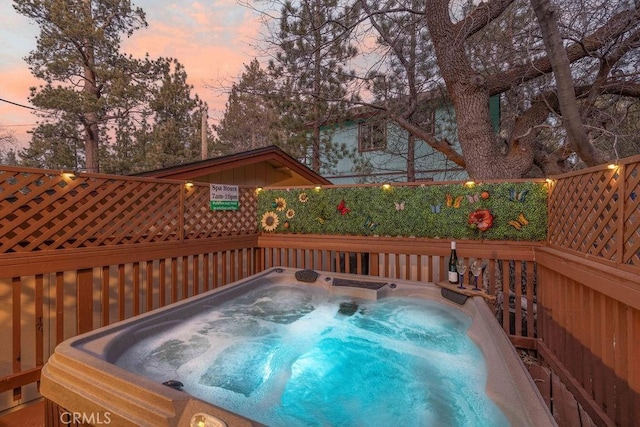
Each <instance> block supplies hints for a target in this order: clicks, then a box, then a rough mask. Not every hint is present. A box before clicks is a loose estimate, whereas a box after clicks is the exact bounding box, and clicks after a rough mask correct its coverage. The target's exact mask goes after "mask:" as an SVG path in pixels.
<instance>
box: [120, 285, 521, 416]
mask: <svg viewBox="0 0 640 427" xmlns="http://www.w3.org/2000/svg"><path fill="white" fill-rule="evenodd" d="M353 303H356V304H357V305H356V304H353ZM341 304H343V308H344V307H347V308H348V310H341ZM343 313H344V314H343ZM470 323H471V319H470V318H469V317H468V316H466V315H465V314H463V313H462V312H460V311H459V310H455V309H453V308H449V307H447V306H446V305H443V304H440V303H438V302H434V301H428V300H423V299H418V298H404V297H398V298H396V297H389V298H384V299H381V300H377V301H369V300H360V299H354V298H347V297H336V296H331V295H329V294H328V293H327V292H326V291H324V290H322V289H318V288H315V287H310V286H304V285H298V284H291V285H271V286H266V287H261V288H259V289H254V290H252V291H250V292H248V293H247V294H245V295H243V296H240V297H237V298H235V299H234V300H230V301H227V302H224V303H222V304H220V305H217V306H211V308H210V310H207V311H203V312H200V313H197V314H196V315H194V316H193V317H191V318H190V319H187V320H185V321H184V322H181V323H180V324H179V325H176V324H172V325H171V326H167V327H166V329H163V330H162V331H161V332H160V333H157V334H154V335H153V336H146V337H145V338H143V339H141V340H139V341H138V342H137V343H136V344H135V345H133V346H132V347H130V348H128V349H127V350H126V352H125V353H123V354H122V355H121V356H120V357H119V358H118V359H117V361H116V364H117V365H118V366H120V367H123V368H125V369H128V370H130V371H134V372H136V373H139V374H141V375H144V376H147V377H149V378H151V379H153V380H154V381H159V382H164V381H168V380H179V381H181V382H182V383H183V384H184V388H183V390H184V391H186V392H187V393H189V394H191V395H193V396H196V397H198V398H200V399H203V400H205V401H208V402H211V403H213V404H215V405H218V406H220V407H222V408H225V409H227V410H230V411H233V412H236V413H238V414H241V415H244V416H245V417H248V418H251V419H254V420H256V421H259V422H261V423H264V424H267V425H270V426H279V425H284V426H289V425H305V426H313V425H318V426H370V425H403V426H411V425H415V426H426V425H429V426H484V425H492V426H501V425H508V424H509V423H508V421H507V419H506V417H505V416H504V414H503V413H502V412H501V411H500V409H499V408H498V407H497V406H496V405H495V404H494V403H493V402H492V401H491V400H490V399H489V398H488V397H487V395H486V394H485V391H484V389H485V384H486V368H485V362H484V358H483V356H482V354H481V352H480V350H479V349H478V347H477V346H476V345H475V344H474V343H473V341H472V340H471V339H469V337H468V336H467V335H466V330H467V329H468V328H469V325H470Z"/></svg>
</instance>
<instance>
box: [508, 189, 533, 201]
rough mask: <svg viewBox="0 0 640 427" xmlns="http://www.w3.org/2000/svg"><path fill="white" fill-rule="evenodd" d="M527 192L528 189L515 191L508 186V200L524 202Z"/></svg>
mask: <svg viewBox="0 0 640 427" xmlns="http://www.w3.org/2000/svg"><path fill="white" fill-rule="evenodd" d="M528 193H529V190H522V191H516V190H514V189H513V188H510V189H509V200H511V201H512V202H521V203H524V200H525V198H526V197H527V194H528Z"/></svg>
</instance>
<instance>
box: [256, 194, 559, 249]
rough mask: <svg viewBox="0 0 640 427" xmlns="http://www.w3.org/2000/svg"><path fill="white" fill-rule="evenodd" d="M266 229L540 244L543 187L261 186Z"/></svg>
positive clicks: (260, 215) (544, 202) (262, 227)
mask: <svg viewBox="0 0 640 427" xmlns="http://www.w3.org/2000/svg"><path fill="white" fill-rule="evenodd" d="M258 228H259V230H260V231H262V232H266V233H300V234H331V235H357V236H362V235H378V236H405V237H409V236H415V237H429V238H443V239H476V240H480V239H489V240H525V241H542V240H545V239H546V234H547V186H546V184H545V183H534V182H518V183H498V184H479V185H475V186H474V187H473V188H469V187H466V186H465V185H463V184H445V185H425V186H391V187H389V188H383V187H381V186H378V187H337V188H335V187H330V188H322V189H319V190H316V189H309V188H305V189H295V188H292V189H287V190H263V191H261V192H260V193H259V194H258Z"/></svg>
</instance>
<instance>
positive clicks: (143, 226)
mask: <svg viewBox="0 0 640 427" xmlns="http://www.w3.org/2000/svg"><path fill="white" fill-rule="evenodd" d="M182 189H183V186H182V185H180V184H174V183H162V182H152V181H139V180H133V179H127V178H124V177H123V178H114V177H95V176H77V177H76V176H71V175H65V174H57V173H48V172H46V171H33V172H23V171H15V170H0V252H3V253H7V252H29V251H39V250H51V249H65V248H79V247H94V246H105V245H118V244H124V243H145V242H155V241H171V240H179V239H180V238H181V236H180V220H179V218H180V192H181V191H183V190H182Z"/></svg>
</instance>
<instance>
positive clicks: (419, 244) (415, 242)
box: [258, 234, 542, 349]
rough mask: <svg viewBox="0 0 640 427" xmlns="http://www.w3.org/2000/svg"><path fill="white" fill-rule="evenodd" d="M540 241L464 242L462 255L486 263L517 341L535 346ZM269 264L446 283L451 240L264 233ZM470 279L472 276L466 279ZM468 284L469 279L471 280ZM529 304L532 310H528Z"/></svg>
mask: <svg viewBox="0 0 640 427" xmlns="http://www.w3.org/2000/svg"><path fill="white" fill-rule="evenodd" d="M541 245H542V244H538V243H523V242H496V241H484V242H478V241H464V240H463V241H459V242H458V255H459V256H460V257H462V258H465V259H466V260H467V261H468V260H469V258H475V259H478V260H482V261H483V263H484V264H485V265H486V269H485V272H484V274H483V279H482V280H483V288H484V289H486V291H487V293H488V294H489V295H491V296H495V297H497V298H496V302H495V305H494V308H495V310H496V314H497V316H498V320H499V321H500V322H501V324H502V327H503V329H504V331H505V332H506V333H507V334H508V335H510V337H511V339H512V341H513V342H514V344H517V345H518V346H520V347H524V348H532V349H533V348H535V342H534V338H535V336H536V332H535V331H536V324H535V316H534V315H533V313H534V311H535V306H536V297H535V292H534V291H535V286H536V272H535V263H534V250H535V249H536V248H538V247H541ZM258 246H259V247H260V248H261V249H262V251H263V252H264V263H265V264H264V267H265V268H268V267H274V266H287V267H294V268H313V269H320V270H326V271H340V272H346V273H357V274H363V273H364V274H369V275H374V276H380V277H387V278H392V279H393V278H395V279H406V280H416V281H424V282H441V281H442V282H443V281H445V280H446V270H447V268H446V262H447V260H448V255H449V252H450V244H449V241H448V240H442V239H417V238H396V237H363V236H361V237H357V236H350V237H349V238H348V239H345V238H344V236H316V235H264V234H263V235H261V236H260V237H259V239H258ZM467 280H469V279H468V278H467ZM467 283H468V282H467ZM527 308H528V309H527Z"/></svg>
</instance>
